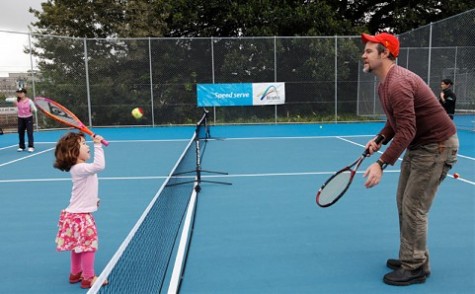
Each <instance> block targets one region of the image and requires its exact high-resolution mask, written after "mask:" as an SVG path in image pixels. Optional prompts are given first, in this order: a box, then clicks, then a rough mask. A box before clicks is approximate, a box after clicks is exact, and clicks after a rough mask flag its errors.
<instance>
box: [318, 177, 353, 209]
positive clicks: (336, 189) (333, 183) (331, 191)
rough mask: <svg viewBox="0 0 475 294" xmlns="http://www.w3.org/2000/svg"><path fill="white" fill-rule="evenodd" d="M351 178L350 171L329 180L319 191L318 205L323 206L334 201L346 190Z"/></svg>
mask: <svg viewBox="0 0 475 294" xmlns="http://www.w3.org/2000/svg"><path fill="white" fill-rule="evenodd" d="M352 176H353V173H352V172H351V170H344V171H341V172H340V173H338V174H336V175H335V176H334V177H332V178H330V180H329V181H328V182H327V183H326V184H325V186H324V187H322V188H321V189H320V192H319V194H318V199H317V201H318V204H319V205H321V206H325V205H329V204H332V203H333V202H334V201H336V200H337V199H338V198H339V197H340V196H341V195H342V194H343V193H344V192H345V191H346V189H347V188H348V185H349V184H350V183H351V180H352Z"/></svg>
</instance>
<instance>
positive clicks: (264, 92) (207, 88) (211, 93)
mask: <svg viewBox="0 0 475 294" xmlns="http://www.w3.org/2000/svg"><path fill="white" fill-rule="evenodd" d="M197 92H198V93H197V94H198V95H197V100H198V101H197V102H198V103H197V104H198V107H206V106H252V105H278V104H284V103H285V83H241V84H198V85H197Z"/></svg>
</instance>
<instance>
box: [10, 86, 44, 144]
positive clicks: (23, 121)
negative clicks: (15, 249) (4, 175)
mask: <svg viewBox="0 0 475 294" xmlns="http://www.w3.org/2000/svg"><path fill="white" fill-rule="evenodd" d="M16 94H17V98H6V99H5V101H7V102H12V103H15V105H16V106H17V108H18V137H19V143H18V149H17V151H18V152H21V151H24V150H25V131H26V133H27V134H28V152H33V151H35V145H34V140H33V112H36V111H37V110H36V106H35V103H33V101H32V100H31V99H30V98H28V97H26V89H25V88H19V89H18V90H17V91H16Z"/></svg>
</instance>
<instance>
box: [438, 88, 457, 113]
mask: <svg viewBox="0 0 475 294" xmlns="http://www.w3.org/2000/svg"><path fill="white" fill-rule="evenodd" d="M453 84H454V83H453V82H452V80H449V79H444V80H442V81H440V88H441V89H442V91H441V92H440V95H439V101H440V103H441V104H442V106H443V107H444V109H445V111H447V114H448V115H449V116H450V118H451V119H452V120H453V119H454V113H455V101H456V100H457V97H456V96H455V93H454V92H453V91H452V89H451V87H452V85H453Z"/></svg>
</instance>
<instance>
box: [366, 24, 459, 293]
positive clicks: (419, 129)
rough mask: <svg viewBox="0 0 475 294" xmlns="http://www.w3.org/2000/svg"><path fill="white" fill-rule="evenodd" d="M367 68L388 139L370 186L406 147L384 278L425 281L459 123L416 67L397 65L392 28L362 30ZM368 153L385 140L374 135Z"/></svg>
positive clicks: (403, 282)
mask: <svg viewBox="0 0 475 294" xmlns="http://www.w3.org/2000/svg"><path fill="white" fill-rule="evenodd" d="M361 38H362V40H363V42H364V44H365V48H364V52H363V55H362V58H363V62H364V71H365V72H368V73H373V74H374V75H375V76H376V77H377V78H378V80H379V85H378V95H379V100H380V102H381V105H382V107H383V109H384V112H385V114H386V118H387V120H386V124H385V126H384V127H383V128H382V130H381V131H380V134H381V135H383V136H384V138H385V139H384V141H383V144H387V143H389V142H391V143H390V145H389V146H388V148H387V149H386V150H385V151H384V152H383V154H382V155H381V157H380V158H379V159H378V160H377V162H375V163H373V164H372V165H370V166H369V167H368V168H367V170H366V171H365V173H364V176H365V177H366V182H365V186H366V187H367V188H371V187H374V186H375V185H377V184H378V183H379V182H380V181H381V178H382V176H383V169H384V168H385V167H386V165H388V164H390V165H394V164H395V163H396V161H397V159H398V158H399V156H400V155H401V154H402V153H403V152H404V151H405V154H404V158H403V161H402V163H401V174H400V176H399V183H398V189H397V193H396V200H397V208H398V213H399V230H400V245H399V246H400V247H399V258H397V259H388V260H387V262H386V265H387V266H388V267H389V268H391V269H393V270H394V271H393V272H390V273H388V274H386V275H385V276H384V279H383V281H384V282H385V283H386V284H390V285H397V286H405V285H411V284H415V283H424V282H425V280H426V278H427V277H428V276H429V275H430V266H429V251H428V249H427V228H428V215H429V210H430V207H431V204H432V201H433V200H434V196H435V193H436V191H437V188H438V187H439V185H440V183H441V182H442V180H443V179H444V178H445V177H446V175H447V173H448V171H449V170H450V168H451V167H452V166H453V164H455V162H456V161H457V150H458V146H459V142H458V138H457V132H456V128H455V125H454V124H453V122H452V120H451V119H450V118H449V116H448V115H447V113H446V112H445V110H444V108H443V107H442V106H441V105H440V103H439V102H438V100H437V98H436V97H435V95H434V93H433V92H432V90H431V89H430V88H429V86H427V84H426V83H425V82H424V81H423V80H422V78H420V77H419V76H418V75H416V74H415V73H413V72H411V71H409V70H407V69H405V68H403V67H401V66H398V65H397V64H396V62H395V61H396V58H397V56H398V54H399V40H398V39H397V38H396V37H395V36H394V35H392V34H388V33H380V34H376V35H374V36H372V35H368V34H362V35H361ZM366 147H367V148H368V149H369V150H370V154H373V153H374V152H376V151H378V150H379V149H380V147H381V144H376V143H375V142H374V140H370V141H369V142H368V143H367V145H366Z"/></svg>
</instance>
